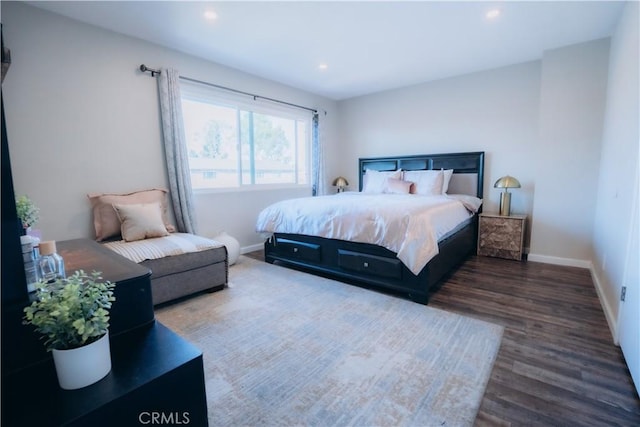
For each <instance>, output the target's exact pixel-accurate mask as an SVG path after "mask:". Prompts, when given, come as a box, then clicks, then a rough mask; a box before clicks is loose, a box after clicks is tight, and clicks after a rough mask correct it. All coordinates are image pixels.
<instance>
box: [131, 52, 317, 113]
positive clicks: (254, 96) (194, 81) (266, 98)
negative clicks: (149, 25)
mask: <svg viewBox="0 0 640 427" xmlns="http://www.w3.org/2000/svg"><path fill="white" fill-rule="evenodd" d="M140 71H142V72H143V73H146V72H149V73H151V77H155V76H156V74H160V73H161V71H160V70H156V69H153V68H149V67H147V66H146V65H144V64H141V65H140ZM180 78H181V79H182V80H187V81H190V82H192V83H198V84H202V85H205V86H212V87H215V88H218V89H223V90H227V91H229V92H234V93H239V94H241V95H247V96H251V97H252V98H253V99H254V100H256V99H264V100H266V101H271V102H277V103H279V104H285V105H288V106H290V107H296V108H301V109H303V110H307V111H311V112H312V113H314V114H317V113H318V110H316V109H315V108H309V107H305V106H302V105H298V104H292V103H290V102H287V101H281V100H279V99H274V98H269V97H266V96H260V95H256V94H254V93H249V92H244V91H242V90H238V89H233V88H230V87H226V86H220V85H217V84H213V83H209V82H203V81H202V80H196V79H192V78H190V77H184V76H180ZM325 114H326V113H325Z"/></svg>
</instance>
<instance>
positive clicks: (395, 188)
mask: <svg viewBox="0 0 640 427" xmlns="http://www.w3.org/2000/svg"><path fill="white" fill-rule="evenodd" d="M385 183H386V186H385V189H384V192H385V193H388V194H409V193H410V192H411V186H412V185H413V182H409V181H403V180H401V179H395V178H387V179H386V180H385Z"/></svg>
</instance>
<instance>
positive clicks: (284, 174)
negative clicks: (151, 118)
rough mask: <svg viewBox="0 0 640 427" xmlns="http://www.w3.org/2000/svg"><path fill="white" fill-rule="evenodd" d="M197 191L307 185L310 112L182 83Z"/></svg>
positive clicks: (183, 110)
mask: <svg viewBox="0 0 640 427" xmlns="http://www.w3.org/2000/svg"><path fill="white" fill-rule="evenodd" d="M181 91H182V112H183V116H184V128H185V134H186V140H187V151H188V156H189V169H190V171H191V185H192V187H193V188H194V189H230V188H241V187H251V186H253V187H254V188H256V187H263V188H264V187H268V186H270V187H278V186H290V185H308V184H309V168H310V166H309V165H310V152H311V151H310V141H311V136H310V134H311V113H307V112H304V111H302V110H298V109H289V108H282V107H280V106H279V105H278V106H273V105H264V104H263V105H257V104H256V105H252V104H249V103H247V101H246V99H244V100H243V99H241V98H242V97H240V96H235V95H229V94H226V93H222V92H223V91H220V90H216V89H210V88H208V87H203V86H201V85H194V84H187V83H184V82H183V83H182V84H181Z"/></svg>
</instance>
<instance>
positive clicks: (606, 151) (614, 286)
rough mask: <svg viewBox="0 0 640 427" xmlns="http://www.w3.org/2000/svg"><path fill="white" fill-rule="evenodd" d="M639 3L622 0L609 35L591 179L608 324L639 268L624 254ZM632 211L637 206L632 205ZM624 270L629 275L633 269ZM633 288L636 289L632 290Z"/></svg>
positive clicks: (639, 135)
mask: <svg viewBox="0 0 640 427" xmlns="http://www.w3.org/2000/svg"><path fill="white" fill-rule="evenodd" d="M639 9H640V7H639V4H638V3H637V2H628V3H627V5H626V6H625V9H624V12H623V15H622V16H621V20H620V23H619V24H618V27H617V30H616V32H615V34H614V35H613V37H612V39H611V55H610V68H609V87H608V96H607V108H606V113H605V122H604V134H603V144H602V150H601V152H600V164H599V169H600V176H599V180H598V182H597V183H596V184H597V186H596V188H597V194H598V198H597V203H596V207H595V227H594V233H593V243H594V267H595V271H596V280H597V281H598V282H599V284H600V289H601V290H602V292H601V298H602V299H603V300H604V301H603V305H604V306H605V313H606V314H607V315H608V319H609V321H610V324H615V322H616V319H617V318H618V311H619V307H620V300H619V298H620V290H621V286H622V283H623V278H624V274H625V270H626V269H632V268H635V269H636V271H637V269H638V268H639V267H638V264H639V263H638V259H637V258H636V259H629V260H628V257H627V252H628V251H629V250H630V248H631V247H632V244H631V240H630V239H636V242H637V239H638V235H637V234H635V235H633V234H632V229H633V228H632V212H633V211H634V206H633V203H634V200H635V203H636V205H637V203H638V194H637V191H638V183H637V180H638V163H639V157H638V145H639V144H640V131H639V117H640V102H639V99H638V96H639V94H640V84H639V79H640V77H639V76H640V70H639V66H638V64H639V63H640V58H639V54H638V52H639V49H640V46H639V42H638V39H639V32H638V27H639V23H638V16H639V15H640V11H639ZM634 193H635V194H634ZM635 212H636V213H637V212H638V209H637V206H636V208H635ZM636 247H637V246H636ZM627 260H628V261H627ZM627 274H628V275H629V277H633V274H631V273H627ZM635 277H637V273H636V276H635ZM628 286H636V288H637V287H638V286H639V284H638V283H637V282H636V283H629V284H628ZM635 294H636V295H637V294H638V292H637V290H636V291H635ZM636 331H637V324H636ZM614 336H615V333H614Z"/></svg>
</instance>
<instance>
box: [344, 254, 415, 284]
mask: <svg viewBox="0 0 640 427" xmlns="http://www.w3.org/2000/svg"><path fill="white" fill-rule="evenodd" d="M338 265H339V266H340V267H342V268H344V269H345V270H352V271H357V272H360V273H367V274H373V275H376V276H384V277H391V278H395V279H400V278H401V277H402V262H401V261H400V260H399V259H397V258H385V257H381V256H376V255H369V254H364V253H361V252H353V251H347V250H343V249H339V250H338Z"/></svg>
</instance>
